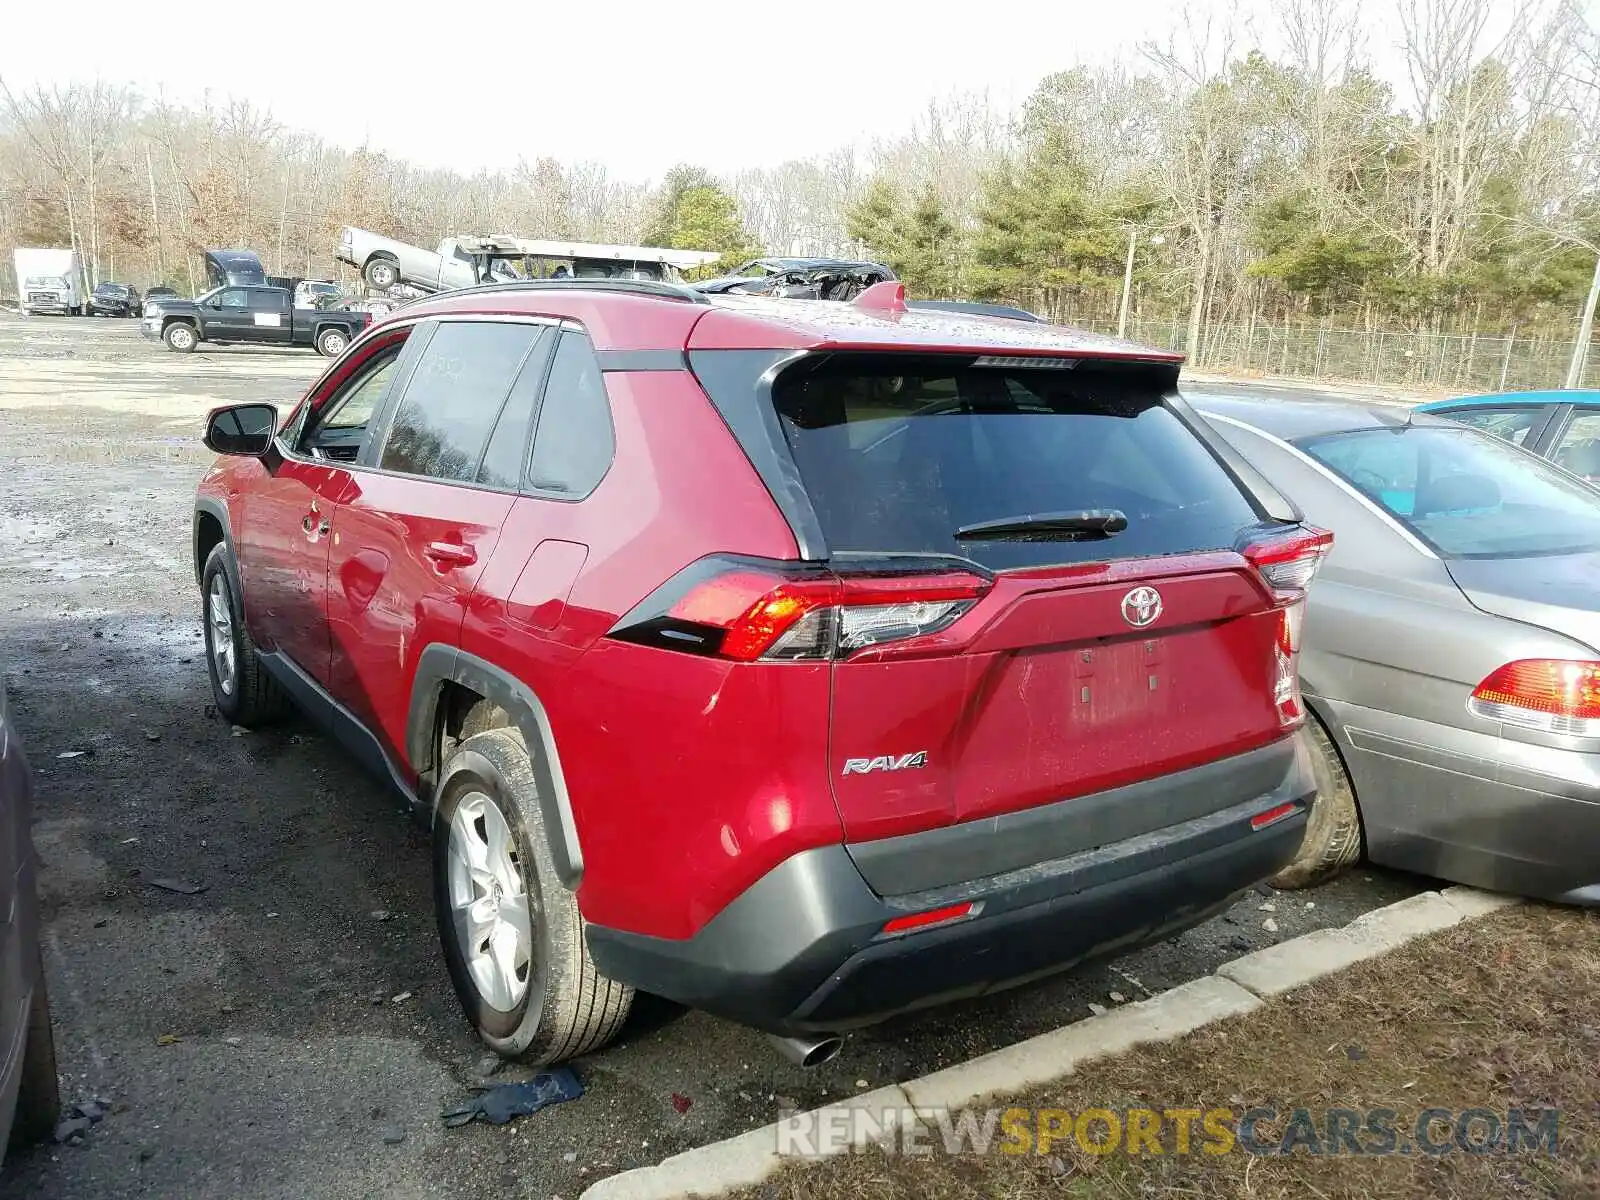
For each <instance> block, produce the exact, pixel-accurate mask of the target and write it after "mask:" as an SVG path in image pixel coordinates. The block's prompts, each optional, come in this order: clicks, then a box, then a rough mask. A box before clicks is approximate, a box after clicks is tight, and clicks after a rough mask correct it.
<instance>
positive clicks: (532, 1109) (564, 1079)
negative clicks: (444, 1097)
mask: <svg viewBox="0 0 1600 1200" xmlns="http://www.w3.org/2000/svg"><path fill="white" fill-rule="evenodd" d="M473 1090H474V1091H475V1092H476V1093H477V1094H476V1095H475V1096H473V1097H472V1099H471V1101H470V1102H468V1103H466V1104H463V1105H460V1106H459V1107H456V1108H449V1109H446V1110H445V1111H444V1112H443V1113H441V1114H440V1116H441V1117H442V1118H443V1120H444V1123H445V1124H446V1125H448V1126H450V1127H451V1128H452V1129H454V1128H456V1127H458V1126H461V1125H467V1124H470V1123H471V1122H473V1121H480V1120H481V1121H485V1122H487V1123H488V1124H490V1125H504V1124H505V1123H506V1122H507V1121H509V1120H511V1118H513V1117H527V1116H532V1115H533V1114H534V1113H536V1112H538V1111H539V1110H540V1109H541V1108H544V1107H546V1106H548V1105H551V1104H563V1103H565V1102H566V1101H568V1100H576V1099H577V1098H578V1097H579V1096H581V1095H583V1084H581V1083H579V1082H578V1077H577V1076H576V1075H574V1074H573V1073H572V1071H571V1070H570V1069H568V1068H567V1067H557V1068H555V1069H554V1070H553V1071H541V1072H540V1073H539V1074H538V1075H535V1076H534V1077H533V1078H532V1079H530V1080H529V1081H528V1082H527V1083H502V1084H499V1085H498V1086H495V1087H483V1088H475V1089H473Z"/></svg>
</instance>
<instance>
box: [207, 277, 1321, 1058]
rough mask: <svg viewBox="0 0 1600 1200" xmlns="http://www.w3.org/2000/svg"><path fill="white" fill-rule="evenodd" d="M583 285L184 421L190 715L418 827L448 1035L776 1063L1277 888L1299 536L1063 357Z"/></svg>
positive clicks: (1234, 465)
mask: <svg viewBox="0 0 1600 1200" xmlns="http://www.w3.org/2000/svg"><path fill="white" fill-rule="evenodd" d="M903 294H904V292H903V288H902V287H900V285H897V284H885V285H880V286H879V288H877V289H874V290H872V291H869V292H867V293H864V294H863V295H862V297H860V298H859V299H858V300H857V301H856V302H855V303H854V304H853V305H843V304H838V303H827V302H820V301H811V302H808V301H800V300H767V299H753V298H749V297H716V298H711V297H707V296H705V295H704V294H702V293H698V292H695V291H692V290H689V289H685V288H677V287H673V286H670V285H664V284H648V283H643V282H637V283H623V282H620V281H611V282H604V281H594V282H589V283H583V282H579V283H576V284H573V285H571V286H563V285H560V284H554V283H546V284H524V285H520V286H511V287H503V288H479V289H475V290H472V291H467V292H458V293H455V294H454V295H450V296H442V297H436V298H433V299H428V300H422V301H419V302H417V303H415V304H412V305H409V306H407V307H406V308H404V309H402V310H400V311H398V312H397V313H396V314H395V315H394V316H393V317H391V318H390V319H389V320H387V321H385V322H382V323H380V324H378V325H376V326H374V327H373V328H372V329H371V330H369V331H368V332H367V333H365V334H364V335H363V336H362V337H361V338H360V339H359V340H357V341H356V343H355V344H354V345H353V346H351V348H350V349H349V350H348V351H347V352H346V353H345V354H344V355H343V356H341V357H340V359H339V360H338V361H337V362H336V363H335V364H333V365H332V366H331V367H330V368H329V370H328V371H327V372H325V373H324V375H323V377H322V378H321V380H319V381H318V382H317V383H315V384H313V385H312V387H311V389H310V391H309V392H308V394H307V395H306V397H305V398H304V400H303V401H302V402H301V403H300V404H299V405H298V406H297V407H296V408H295V409H294V410H293V411H292V412H291V413H290V414H289V415H288V417H287V419H286V420H283V421H281V422H280V420H279V417H278V414H277V413H276V412H275V411H274V409H273V408H272V407H271V406H269V405H265V404H242V405H231V406H228V407H226V408H222V409H218V410H217V411H215V412H214V413H213V414H212V415H211V417H210V419H209V422H208V426H207V433H206V440H207V444H208V445H209V446H210V447H211V448H212V449H214V450H216V451H218V452H219V453H220V454H222V455H223V456H224V457H223V458H221V459H220V460H219V461H218V462H217V463H216V465H215V466H214V467H213V468H212V469H211V470H210V471H209V472H208V473H207V474H206V476H205V478H204V479H203V481H202V482H201V484H200V487H199V492H198V495H197V498H196V507H195V520H194V558H195V571H196V576H197V580H198V582H199V585H200V590H201V594H202V598H203V613H204V617H205V630H206V634H205V636H206V646H207V649H208V661H209V664H210V675H211V682H212V691H213V695H214V697H215V700H216V704H217V707H218V709H219V711H220V712H222V713H223V714H224V715H225V716H226V717H227V719H228V720H230V721H234V722H237V723H239V724H243V725H247V726H253V725H256V724H258V723H261V722H265V721H267V720H270V719H271V718H273V717H274V716H275V715H277V714H278V713H279V712H281V711H282V710H283V708H284V707H285V705H286V704H288V703H289V702H291V701H292V702H294V703H295V704H298V705H299V706H300V707H302V708H303V709H304V710H306V711H307V712H309V713H311V714H313V715H315V716H316V717H318V718H320V719H321V720H323V721H324V722H325V723H326V724H328V725H329V726H330V727H331V728H332V729H333V730H334V731H335V732H336V733H337V735H338V736H339V737H340V738H341V739H342V740H343V741H344V742H345V744H346V745H347V746H349V747H350V749H351V750H352V751H353V752H354V753H355V754H356V755H357V756H358V757H360V758H361V759H362V760H364V761H365V762H367V763H369V764H370V765H371V766H372V767H373V768H374V769H375V770H376V771H378V772H379V773H380V774H382V775H383V776H384V777H386V778H388V779H389V780H391V781H392V782H393V783H394V784H395V785H396V786H397V787H398V788H399V789H400V791H401V792H402V793H403V794H405V795H406V796H407V797H408V798H409V799H410V801H411V803H412V804H413V805H414V806H415V808H416V810H418V811H419V813H420V814H421V815H422V816H423V817H425V818H426V819H427V820H428V821H429V822H430V823H431V828H432V830H433V833H434V846H435V849H434V878H435V906H436V911H437V915H438V922H439V928H440V934H441V938H442V941H443V944H444V949H445V956H446V961H447V963H448V965H449V968H450V972H451V976H452V979H453V981H454V983H455V987H456V990H457V993H458V994H459V996H460V998H461V1001H462V1004H463V1006H464V1008H465V1010H466V1012H467V1013H468V1015H469V1016H470V1017H471V1019H472V1021H473V1022H474V1023H475V1024H476V1026H477V1028H478V1030H479V1032H480V1034H481V1035H482V1037H483V1039H484V1040H485V1041H486V1042H487V1043H488V1044H489V1045H490V1046H492V1047H494V1048H495V1049H496V1050H498V1051H500V1052H502V1053H505V1054H523V1055H527V1056H528V1057H530V1058H533V1059H536V1060H539V1061H552V1060H557V1059H562V1058H566V1057H570V1056H573V1055H577V1054H581V1053H584V1052H586V1051H588V1050H591V1049H594V1048H595V1047H597V1046H600V1045H602V1044H604V1043H605V1042H606V1041H607V1040H608V1039H609V1038H611V1037H612V1035H613V1034H614V1033H615V1032H616V1031H617V1029H618V1028H619V1027H620V1025H621V1023H622V1021H623V1019H624V1017H625V1015H626V1013H627V1011H628V1008H629V1005H630V1003H631V996H632V994H633V989H636V988H637V989H642V990H646V991H649V992H654V993H659V994H661V995H664V996H667V997H670V998H672V999H674V1000H677V1001H679V1002H682V1003H684V1004H688V1005H693V1006H698V1007H702V1008H705V1009H708V1010H710V1011H712V1012H714V1013H718V1014H721V1015H723V1016H726V1017H729V1018H732V1019H734V1020H738V1021H743V1022H746V1023H748V1024H750V1025H753V1026H755V1027H757V1028H759V1029H763V1030H766V1031H767V1032H769V1033H771V1034H773V1035H776V1036H778V1037H779V1038H780V1045H781V1046H782V1047H783V1048H784V1049H785V1052H786V1053H787V1054H788V1055H789V1056H790V1057H791V1058H792V1059H794V1060H795V1061H799V1062H812V1061H819V1060H821V1059H822V1058H825V1057H827V1056H830V1055H831V1054H832V1053H833V1052H834V1051H835V1050H836V1049H837V1047H838V1045H839V1035H840V1034H841V1033H842V1032H843V1031H846V1030H849V1029H853V1028H856V1027H859V1026H863V1025H867V1024H871V1023H873V1022H876V1021H879V1020H881V1019H884V1018H886V1017H888V1016H890V1015H891V1014H895V1013H899V1012H902V1011H906V1010H909V1009H914V1008H918V1007H921V1006H924V1005H927V1004H931V1003H936V1002H941V1001H946V1000H951V999H955V998H958V997H963V996H973V995H977V994H980V993H983V992H987V991H991V990H994V989H996V988H999V987H1004V986H1008V985H1010V984H1013V983H1016V982H1019V981H1022V980H1027V979H1031V978H1034V977H1036V976H1039V975H1041V974H1045V973H1048V972H1050V971H1053V970H1059V969H1062V968H1065V967H1068V966H1070V965H1072V964H1074V963H1076V962H1078V961H1080V960H1082V959H1084V958H1085V957H1087V956H1090V955H1094V954H1099V953H1104V952H1108V951H1119V952H1120V951H1122V950H1125V949H1127V948H1129V947H1132V946H1134V945H1137V944H1141V943H1144V942H1147V941H1150V940H1153V939H1158V938H1162V937H1166V936H1169V935H1171V934H1173V933H1174V932H1176V931H1178V930H1181V929H1183V928H1186V927H1188V926H1191V925H1194V924H1196V923H1198V922H1201V921H1203V920H1205V919H1206V918H1207V917H1209V916H1210V915H1212V914H1213V913H1215V912H1217V911H1219V910H1220V909H1221V908H1223V907H1224V906H1226V905H1227V904H1228V903H1229V902H1230V901H1231V899H1232V898H1233V897H1235V896H1236V895H1237V894H1238V893H1239V892H1240V891H1241V890H1243V889H1247V888H1249V887H1251V886H1252V885H1253V884H1255V883H1256V882H1258V881H1259V880H1261V879H1263V878H1265V877H1267V876H1268V875H1271V874H1272V873H1273V872H1275V871H1277V870H1278V869H1280V868H1281V867H1282V866H1283V865H1284V864H1285V863H1286V862H1288V861H1289V860H1290V859H1291V858H1292V857H1293V856H1294V854H1295V853H1296V851H1297V849H1298V848H1299V846H1300V844H1301V841H1302V839H1303V837H1304V834H1305V813H1306V810H1307V808H1308V806H1309V803H1310V799H1311V794H1312V787H1313V783H1312V779H1311V776H1310V760H1309V755H1308V754H1307V753H1306V752H1305V750H1304V748H1303V746H1302V744H1301V742H1300V740H1299V737H1298V732H1299V730H1300V729H1301V727H1302V725H1303V722H1304V710H1303V707H1302V704H1301V700H1300V696H1299V693H1298V690H1297V687H1298V685H1297V683H1296V678H1297V676H1296V671H1295V660H1296V655H1297V652H1298V644H1299V643H1298V636H1299V634H1298V631H1299V625H1300V614H1301V611H1302V608H1303V602H1304V597H1305V594H1306V589H1307V587H1308V586H1309V585H1310V583H1311V580H1312V577H1313V575H1314V574H1315V572H1316V569H1317V565H1318V563H1319V562H1320V559H1321V557H1322V555H1323V553H1324V551H1325V550H1326V547H1327V545H1328V541H1329V535H1328V534H1326V533H1325V532H1323V531H1321V530H1317V529H1314V528H1309V527H1307V526H1305V525H1303V524H1302V523H1301V522H1300V519H1299V514H1298V512H1297V510H1295V509H1294V507H1293V506H1292V505H1291V504H1290V503H1289V502H1288V501H1286V500H1285V499H1284V498H1283V496H1282V495H1280V494H1279V493H1278V492H1277V491H1276V490H1275V489H1274V488H1272V486H1271V485H1270V484H1268V483H1266V481H1265V480H1264V479H1262V478H1261V477H1260V476H1259V475H1258V474H1257V473H1255V472H1254V471H1252V469H1251V468H1250V467H1249V466H1248V465H1247V464H1245V463H1243V462H1242V460H1240V459H1239V458H1238V456H1237V455H1236V454H1234V453H1233V452H1232V451H1231V450H1230V449H1229V448H1228V446H1227V444H1226V442H1225V441H1224V440H1223V439H1221V438H1219V437H1218V436H1217V435H1216V434H1215V433H1214V432H1213V431H1212V430H1210V428H1209V427H1208V426H1207V425H1206V424H1205V422H1204V421H1202V420H1200V419H1199V418H1198V417H1197V416H1195V415H1194V413H1193V412H1192V410H1190V409H1189V408H1188V406H1187V405H1186V404H1185V403H1184V402H1183V401H1182V400H1181V398H1180V397H1179V396H1178V395H1177V392H1176V383H1177V377H1178V366H1179V360H1178V359H1177V357H1175V356H1173V355H1170V354H1167V353H1164V352H1158V351H1152V350H1146V349H1143V348H1140V347H1136V346H1132V345H1129V344H1127V343H1123V342H1118V341H1114V340H1111V339H1105V338H1099V337H1095V336H1093V335H1087V334H1080V333H1077V332H1074V331H1071V330H1064V329H1059V328H1055V327H1050V326H1045V325H1039V324H1034V323H1023V322H1019V321H1015V320H1008V319H992V318H990V319H986V318H981V317H975V316H972V315H968V314H949V313H943V312H931V311H925V310H916V309H907V308H906V306H905V304H904V300H903Z"/></svg>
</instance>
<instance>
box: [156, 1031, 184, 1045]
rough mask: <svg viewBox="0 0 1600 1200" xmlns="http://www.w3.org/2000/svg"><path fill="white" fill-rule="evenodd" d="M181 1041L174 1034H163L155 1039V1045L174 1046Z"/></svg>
mask: <svg viewBox="0 0 1600 1200" xmlns="http://www.w3.org/2000/svg"><path fill="white" fill-rule="evenodd" d="M181 1041H183V1039H182V1038H181V1037H179V1036H178V1035H177V1034H175V1033H163V1034H160V1035H158V1036H157V1037H156V1045H158V1046H176V1045H177V1044H178V1043H179V1042H181Z"/></svg>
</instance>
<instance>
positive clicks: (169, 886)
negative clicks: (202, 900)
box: [145, 879, 206, 896]
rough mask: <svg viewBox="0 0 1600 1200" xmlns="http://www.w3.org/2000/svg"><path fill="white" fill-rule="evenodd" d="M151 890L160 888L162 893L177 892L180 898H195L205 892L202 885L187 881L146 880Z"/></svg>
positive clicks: (204, 887)
mask: <svg viewBox="0 0 1600 1200" xmlns="http://www.w3.org/2000/svg"><path fill="white" fill-rule="evenodd" d="M145 882H146V883H148V884H149V885H150V886H151V887H153V888H160V889H161V890H162V891H163V892H177V893H178V895H180V896H196V895H199V894H200V893H201V892H203V891H205V890H206V885H205V884H203V883H192V882H190V881H189V880H187V879H147V880H145Z"/></svg>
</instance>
